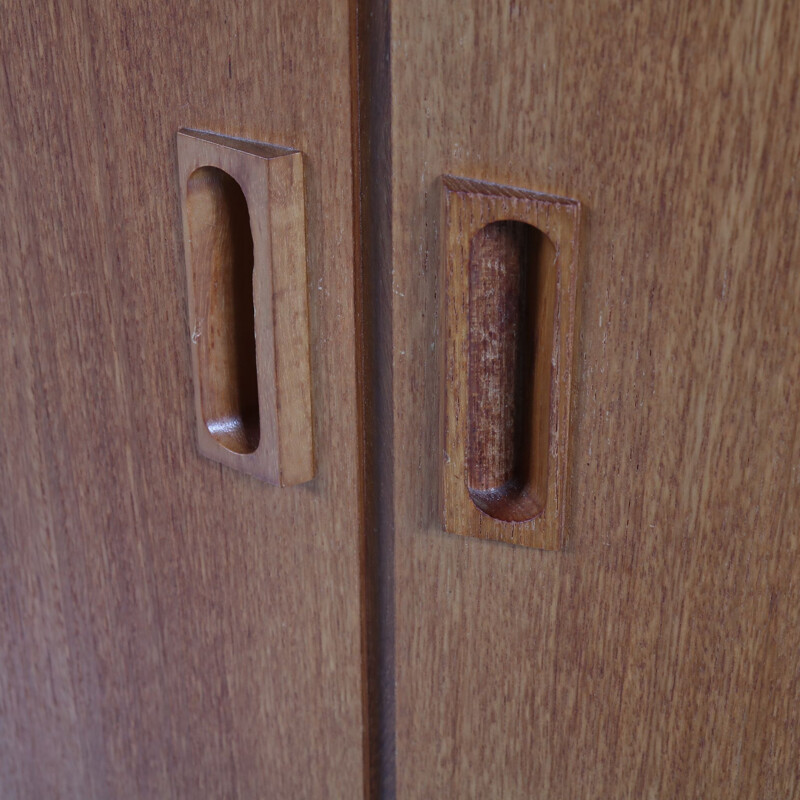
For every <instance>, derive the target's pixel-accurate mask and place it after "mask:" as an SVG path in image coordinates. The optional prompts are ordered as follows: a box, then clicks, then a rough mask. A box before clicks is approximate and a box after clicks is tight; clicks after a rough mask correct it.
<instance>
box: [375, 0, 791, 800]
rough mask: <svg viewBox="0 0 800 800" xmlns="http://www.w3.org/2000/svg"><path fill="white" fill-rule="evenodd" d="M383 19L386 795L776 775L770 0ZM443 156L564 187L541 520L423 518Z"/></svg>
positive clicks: (395, 14) (449, 162)
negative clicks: (531, 528)
mask: <svg viewBox="0 0 800 800" xmlns="http://www.w3.org/2000/svg"><path fill="white" fill-rule="evenodd" d="M390 26H391V28H390V37H389V38H390V40H391V54H392V56H391V63H390V75H389V77H388V83H387V85H388V87H389V88H388V94H389V96H390V98H391V130H390V133H389V135H388V136H387V139H386V140H387V141H388V144H387V145H386V163H387V164H390V167H391V172H390V176H389V177H390V179H389V180H388V181H387V184H388V185H389V186H390V189H389V190H387V192H386V196H385V198H384V200H385V202H384V205H385V207H386V208H389V209H390V211H389V215H390V220H389V224H388V226H387V227H388V230H389V231H390V235H391V244H390V246H388V247H387V254H388V255H387V258H388V259H390V268H387V275H388V274H391V276H392V277H391V285H390V288H389V290H388V291H386V292H385V294H384V295H383V300H384V303H385V308H384V310H383V311H382V314H383V315H384V316H385V317H386V318H387V319H388V320H389V323H388V325H389V333H388V335H389V337H390V339H391V342H392V360H391V365H390V368H388V370H387V374H386V375H385V377H384V384H385V385H387V386H389V387H390V389H391V393H392V407H391V409H390V410H389V412H388V414H387V419H386V425H387V428H388V429H389V430H391V431H392V435H393V440H392V446H391V447H390V448H388V447H387V448H386V450H385V452H386V453H387V458H388V459H390V464H391V468H390V469H389V468H387V472H391V474H392V482H391V490H390V491H387V492H386V494H387V495H388V496H389V497H390V499H391V502H392V504H393V505H392V508H393V513H392V515H391V520H392V525H393V538H390V539H389V540H388V541H389V542H390V543H391V544H392V545H393V561H392V563H393V565H394V569H395V574H394V588H393V594H392V597H393V601H392V602H393V609H392V610H391V611H392V613H393V615H394V616H393V619H394V645H393V648H392V649H391V651H390V652H391V653H393V654H394V660H395V663H394V669H395V676H396V681H395V683H394V684H392V689H393V691H394V693H395V708H396V734H397V736H396V789H397V796H398V797H402V798H404V800H411V799H412V798H419V799H420V800H422V798H431V797H453V798H456V797H458V798H466V797H474V798H504V799H506V800H507V799H508V798H529V797H537V798H548V799H549V800H554V799H555V798H623V797H626V798H644V797H648V798H659V797H660V798H666V797H696V798H701V797H702V798H712V797H713V798H728V797H740V798H744V797H747V798H762V797H776V798H777V797H795V796H797V793H798V791H800V762H799V761H798V753H800V594H798V592H800V568H799V567H798V556H799V555H800V552H799V550H800V534H799V530H800V525H799V524H798V515H800V469H799V468H798V463H799V459H800V440H798V436H797V426H798V408H800V269H798V258H800V225H798V210H799V209H798V163H800V162H799V161H798V159H799V158H800V99H798V95H797V92H798V85H800V60H799V59H798V53H799V52H800V16H798V14H797V9H796V7H795V6H793V5H792V4H791V3H762V2H756V0H749V1H748V2H745V3H740V4H738V5H736V6H735V7H734V6H730V5H727V4H717V5H716V6H715V7H713V8H711V7H710V6H708V5H703V4H698V3H689V2H680V3H659V2H643V3H635V4H626V5H624V6H623V5H620V4H617V3H608V2H569V1H568V2H562V3H545V2H527V3H518V2H510V1H505V0H504V1H503V2H496V3H486V2H480V0H466V2H460V3H450V2H444V1H443V0H433V1H432V2H431V0H411V1H410V2H404V3H393V4H392V6H391V14H390ZM442 175H454V176H459V177H462V178H467V179H474V180H479V181H488V182H494V183H498V184H503V185H508V186H514V187H521V188H522V189H526V190H533V191H538V192H547V193H550V194H554V195H559V196H563V197H568V198H574V199H575V200H577V201H579V202H580V203H581V232H580V241H579V249H580V270H581V279H580V281H579V285H578V292H577V296H578V306H579V311H580V316H581V317H582V322H581V323H580V327H579V335H578V338H577V340H576V347H577V349H578V360H577V369H576V373H575V387H574V391H575V392H577V404H576V407H575V412H574V414H573V418H572V424H571V432H570V438H571V442H570V445H571V448H572V465H571V467H572V468H571V476H570V481H569V485H568V488H567V495H566V503H567V510H566V515H567V516H566V533H567V535H566V541H565V544H564V546H563V548H562V549H561V550H560V551H544V550H535V549H529V548H526V547H518V546H512V545H508V544H501V543H497V542H493V541H483V540H480V539H477V538H469V537H465V536H455V535H452V534H448V533H445V532H444V529H443V521H442V505H441V496H440V493H439V490H438V489H437V487H438V486H439V485H440V481H441V474H442V469H443V453H442V449H441V446H440V443H441V441H442V439H441V433H440V421H439V404H440V391H441V388H440V387H441V386H442V361H443V359H442V348H443V347H445V346H446V342H445V340H444V327H443V325H444V323H443V320H442V319H441V316H440V292H441V286H442V283H441V280H442V275H441V271H442V269H443V268H444V266H443V263H442V256H441V241H440V236H441V235H442V231H441V228H440V205H441V191H442V188H441V182H440V177H441V176H442ZM390 270H391V273H390ZM447 388H448V389H449V387H447Z"/></svg>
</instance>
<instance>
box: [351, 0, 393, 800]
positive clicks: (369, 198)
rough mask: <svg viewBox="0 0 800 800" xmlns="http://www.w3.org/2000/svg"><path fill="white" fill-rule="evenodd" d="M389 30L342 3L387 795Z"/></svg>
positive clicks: (372, 1) (369, 702) (382, 794)
mask: <svg viewBox="0 0 800 800" xmlns="http://www.w3.org/2000/svg"><path fill="white" fill-rule="evenodd" d="M389 36H390V9H389V0H351V47H352V53H351V55H352V64H351V68H352V73H353V86H354V87H355V91H354V92H353V93H352V94H353V103H354V107H353V114H352V118H353V146H354V155H353V164H354V215H355V218H354V222H353V228H354V233H355V241H356V245H355V251H356V259H357V265H356V297H355V306H356V336H357V338H358V359H359V408H360V409H361V412H360V413H361V430H362V440H361V454H362V457H361V467H362V470H361V499H362V514H363V516H362V519H363V525H364V527H363V537H362V550H361V552H362V564H361V566H362V581H363V594H362V597H363V602H362V609H363V611H362V614H363V617H362V653H363V664H364V695H363V701H364V714H365V720H364V722H365V725H364V728H365V734H364V760H365V779H364V793H365V797H367V798H368V800H393V798H394V797H395V795H396V780H395V695H394V668H395V665H394V620H395V613H394V516H393V515H394V512H393V458H394V456H393V407H392V313H391V312H392V307H391V300H392V295H391V258H392V228H391V225H392V219H391V217H392V153H391V75H390V49H389Z"/></svg>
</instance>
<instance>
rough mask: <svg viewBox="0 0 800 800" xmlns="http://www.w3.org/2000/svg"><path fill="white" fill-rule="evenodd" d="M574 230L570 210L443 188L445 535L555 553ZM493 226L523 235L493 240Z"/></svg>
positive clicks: (576, 211)
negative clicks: (512, 226) (475, 537)
mask: <svg viewBox="0 0 800 800" xmlns="http://www.w3.org/2000/svg"><path fill="white" fill-rule="evenodd" d="M579 218H580V205H579V204H578V203H577V202H575V201H574V200H568V199H566V198H562V197H551V196H548V195H543V194H537V193H535V192H529V191H525V190H521V189H517V188H514V187H508V186H498V185H496V184H491V183H483V182H479V181H471V180H466V179H463V178H455V177H453V176H445V177H444V178H443V180H442V225H443V232H442V253H441V261H440V262H439V265H438V268H439V270H440V273H441V274H440V280H441V284H442V285H441V298H442V305H441V318H442V327H443V337H444V341H443V346H442V351H443V363H442V368H441V379H442V390H441V396H440V402H441V407H442V448H443V450H442V452H443V465H442V476H443V505H444V527H445V529H446V530H447V531H449V532H450V533H459V534H466V535H469V536H477V537H479V538H485V539H497V540H499V541H504V542H509V543H512V544H522V545H526V546H528V547H541V548H544V549H548V550H554V549H558V548H559V547H560V546H561V544H562V541H563V538H564V511H565V507H566V504H565V502H564V500H565V491H566V487H567V479H568V467H569V463H568V458H567V456H568V452H567V446H568V443H569V427H570V426H569V421H570V408H571V406H570V397H571V390H572V371H573V370H572V367H573V352H574V347H573V343H574V337H575V313H576V305H575V292H576V287H577V282H578V269H577V259H578V252H577V248H578V231H579ZM498 222H501V223H503V224H506V225H507V224H509V223H510V224H514V225H517V226H520V225H522V226H524V227H522V228H520V227H516V228H514V229H513V230H512V229H503V228H501V229H499V231H498V229H497V228H493V227H492V226H494V225H496V223H498ZM526 229H527V231H526ZM487 234H489V238H487ZM522 261H524V262H526V263H521V262H522ZM523 293H524V294H525V295H527V296H525V297H523V296H522V294H523Z"/></svg>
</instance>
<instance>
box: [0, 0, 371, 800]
mask: <svg viewBox="0 0 800 800" xmlns="http://www.w3.org/2000/svg"><path fill="white" fill-rule="evenodd" d="M349 24H350V23H349V12H348V6H347V4H346V3H343V2H338V1H337V2H321V3H303V4H300V5H298V4H295V3H292V2H283V0H276V1H275V2H270V3H260V2H253V3H251V2H244V3H230V2H222V3H215V4H209V5H205V6H203V7H193V8H192V9H188V8H186V9H185V8H183V7H181V6H176V5H175V4H174V3H165V2H159V3H152V2H147V3H145V2H135V1H134V2H128V3H124V4H123V3H106V4H82V3H73V2H58V3H55V2H54V3H36V4H31V3H22V2H20V3H14V2H12V3H10V4H8V3H6V4H5V7H4V13H3V25H2V26H0V59H2V63H3V72H2V74H3V76H4V77H3V79H2V80H0V120H2V123H1V124H0V127H1V128H2V136H1V137H0V153H1V154H2V155H1V156H0V162H1V163H2V178H0V198H1V199H0V206H2V208H3V214H4V218H3V224H2V225H0V252H2V254H3V259H2V264H0V318H2V319H3V321H4V328H5V333H4V335H3V336H1V337H0V364H1V365H2V375H3V388H2V390H0V413H2V417H3V419H4V420H6V424H4V425H3V426H2V432H0V487H2V498H3V499H2V501H0V607H1V608H2V613H0V663H2V665H3V667H2V669H0V729H2V747H0V796H2V797H3V798H4V799H5V798H9V799H15V798H25V799H26V800H27V798H39V797H41V798H45V797H59V798H76V799H79V800H87V799H91V798H109V797H114V798H191V800H194V799H195V798H222V797H242V798H254V797H274V798H300V797H347V798H350V797H359V796H360V795H361V792H362V783H363V773H362V767H363V764H362V733H363V725H362V702H361V700H362V695H361V685H362V675H361V670H362V662H361V652H360V632H361V615H360V608H359V600H360V576H359V535H360V533H359V531H360V513H361V505H360V498H359V494H358V462H357V448H358V444H359V441H358V435H357V434H358V413H357V408H356V400H355V398H356V380H355V352H354V341H353V338H354V337H353V324H354V323H353V317H354V313H353V233H352V231H353V192H352V190H353V174H352V167H351V165H352V140H351V127H350V119H351V108H350V103H351V95H350V85H351V80H350V78H351V76H350V57H351V53H350V37H349ZM181 127H192V128H202V129H209V130H220V131H225V132H226V133H229V134H231V135H235V136H238V137H243V138H248V139H253V140H257V141H268V142H278V143H287V144H291V145H292V146H294V147H296V148H297V149H298V150H301V151H302V152H304V153H305V154H307V161H306V174H305V178H306V187H307V197H308V205H307V219H308V239H307V241H308V269H309V282H310V296H311V300H310V309H309V310H310V329H311V337H312V340H313V341H314V342H315V346H314V348H313V350H312V354H311V372H312V375H313V387H312V391H313V398H312V399H313V407H314V441H315V444H316V445H317V472H316V477H315V478H314V480H313V481H312V482H310V483H309V484H305V485H303V486H301V487H292V488H290V489H278V488H273V487H270V486H268V485H265V484H264V483H261V482H259V481H256V480H254V479H252V478H250V477H249V476H247V475H242V474H240V473H236V472H233V471H231V470H228V469H225V468H224V467H222V466H220V465H219V464H215V463H213V462H211V461H208V460H207V459H204V458H201V457H200V456H199V454H198V453H197V447H196V441H195V438H196V437H195V430H194V428H195V414H194V409H193V405H192V380H191V359H190V345H189V327H188V323H187V317H186V308H187V298H186V285H185V270H184V265H183V253H182V248H181V222H180V210H179V202H178V196H177V192H176V183H177V162H176V151H175V134H176V131H177V130H178V129H179V128H181ZM331 198H336V202H331Z"/></svg>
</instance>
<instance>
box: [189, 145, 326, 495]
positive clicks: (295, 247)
mask: <svg viewBox="0 0 800 800" xmlns="http://www.w3.org/2000/svg"><path fill="white" fill-rule="evenodd" d="M177 144H178V174H179V182H180V197H181V206H182V211H183V235H184V252H185V258H186V276H187V285H188V295H189V327H190V346H191V350H192V368H193V374H194V387H195V413H196V417H197V439H198V447H199V450H200V452H201V453H202V454H203V455H205V456H207V457H208V458H211V459H214V460H216V461H219V462H221V463H223V464H226V465H227V466H229V467H233V468H235V469H238V470H241V471H243V472H246V473H249V474H250V475H253V476H255V477H257V478H261V479H262V480H264V481H267V482H268V483H272V484H275V485H278V486H290V485H293V484H298V483H304V482H306V481H309V480H310V479H311V478H312V477H313V475H314V458H313V441H312V418H311V371H310V364H309V332H308V286H307V272H306V240H305V236H306V231H305V196H304V185H303V184H304V181H303V156H302V154H301V153H299V152H298V151H296V150H290V149H287V148H283V147H277V146H275V145H268V144H260V143H255V142H248V141H242V140H237V139H230V138H227V137H223V136H218V135H216V134H211V133H202V132H197V131H187V130H182V131H180V132H179V133H178V143H177Z"/></svg>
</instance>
